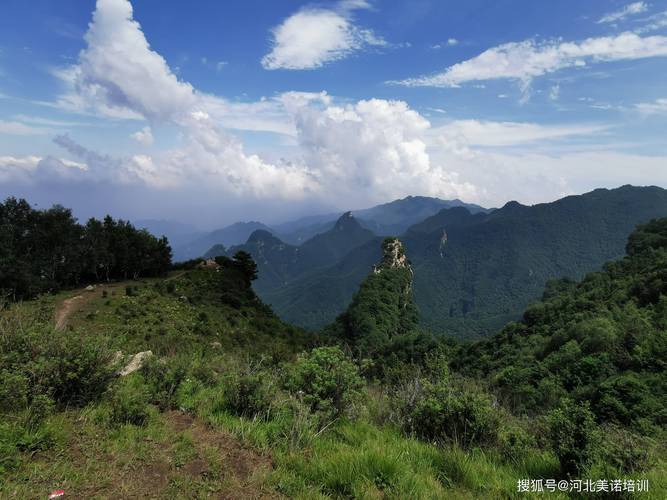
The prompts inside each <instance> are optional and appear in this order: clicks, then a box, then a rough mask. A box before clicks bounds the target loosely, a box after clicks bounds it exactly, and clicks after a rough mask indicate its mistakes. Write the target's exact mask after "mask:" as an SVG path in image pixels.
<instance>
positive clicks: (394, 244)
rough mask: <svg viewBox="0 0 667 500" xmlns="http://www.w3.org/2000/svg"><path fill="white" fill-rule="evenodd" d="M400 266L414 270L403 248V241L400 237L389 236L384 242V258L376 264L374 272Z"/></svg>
mask: <svg viewBox="0 0 667 500" xmlns="http://www.w3.org/2000/svg"><path fill="white" fill-rule="evenodd" d="M400 268H407V269H409V270H410V271H412V268H411V267H410V262H409V261H408V258H407V257H406V255H405V251H404V249H403V243H401V241H400V240H399V239H398V238H387V239H385V240H384V242H383V243H382V260H381V261H380V263H379V264H378V265H377V266H374V268H373V272H374V273H376V274H377V273H379V272H381V271H382V270H383V269H400Z"/></svg>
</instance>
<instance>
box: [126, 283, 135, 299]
mask: <svg viewBox="0 0 667 500" xmlns="http://www.w3.org/2000/svg"><path fill="white" fill-rule="evenodd" d="M125 295H127V296H128V297H134V296H135V295H136V293H135V290H134V288H132V287H131V286H130V285H128V286H126V287H125Z"/></svg>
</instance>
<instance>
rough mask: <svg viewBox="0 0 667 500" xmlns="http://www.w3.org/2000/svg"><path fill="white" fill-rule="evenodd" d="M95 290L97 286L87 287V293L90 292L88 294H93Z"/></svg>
mask: <svg viewBox="0 0 667 500" xmlns="http://www.w3.org/2000/svg"><path fill="white" fill-rule="evenodd" d="M93 290H95V286H94V285H88V286H87V287H86V291H88V292H92V291H93Z"/></svg>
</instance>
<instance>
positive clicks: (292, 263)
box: [227, 212, 375, 293]
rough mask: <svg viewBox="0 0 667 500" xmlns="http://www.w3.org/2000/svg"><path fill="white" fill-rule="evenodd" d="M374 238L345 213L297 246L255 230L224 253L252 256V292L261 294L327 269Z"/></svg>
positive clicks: (270, 234) (268, 233) (348, 213)
mask: <svg viewBox="0 0 667 500" xmlns="http://www.w3.org/2000/svg"><path fill="white" fill-rule="evenodd" d="M374 238H375V235H374V234H373V233H372V232H371V231H369V230H368V229H364V228H363V227H361V225H360V224H359V222H358V221H357V220H356V219H355V218H354V217H352V215H351V214H350V212H346V213H345V214H343V215H342V216H341V217H340V218H339V219H338V220H337V221H336V222H335V223H334V226H333V227H332V228H331V229H329V230H328V231H326V232H324V233H321V234H318V235H316V236H314V237H312V238H310V239H309V240H308V241H306V242H304V243H303V244H302V245H300V246H295V245H290V244H288V243H285V242H283V241H282V240H280V239H279V238H277V237H276V236H275V235H273V234H272V233H270V232H268V231H264V230H259V231H255V232H254V233H252V235H250V238H248V241H247V242H246V243H244V244H243V245H237V246H234V247H232V248H230V249H229V250H228V251H227V254H228V255H233V254H234V253H236V252H237V251H238V250H244V251H246V252H248V253H250V254H251V255H252V256H253V258H254V259H255V262H256V263H257V267H258V270H259V278H258V279H257V281H256V282H255V289H256V290H257V291H258V292H260V293H263V292H268V291H270V290H274V289H276V288H280V287H283V286H286V285H288V284H289V283H290V282H292V281H293V280H294V279H297V278H299V277H301V276H305V275H308V274H310V273H311V272H314V271H317V270H319V269H322V268H324V267H328V266H330V265H331V263H332V262H337V261H338V260H340V259H342V258H343V257H344V256H345V255H348V254H349V253H350V251H352V250H353V249H355V248H357V247H359V246H361V245H363V244H364V243H366V242H368V241H369V240H372V239H374Z"/></svg>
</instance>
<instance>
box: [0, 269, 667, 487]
mask: <svg viewBox="0 0 667 500" xmlns="http://www.w3.org/2000/svg"><path fill="white" fill-rule="evenodd" d="M200 278H202V275H199V277H197V276H196V275H195V276H194V277H192V278H191V279H189V278H187V277H181V278H178V279H176V280H173V281H174V282H175V284H174V287H175V289H174V291H173V293H171V292H167V291H166V287H165V286H164V282H160V281H159V280H149V281H147V282H142V283H132V284H131V285H130V286H133V287H137V289H136V293H133V294H132V295H131V296H127V295H126V293H125V284H118V286H115V287H114V288H113V289H112V290H113V291H115V293H111V291H110V292H109V293H108V294H107V297H102V296H101V295H100V296H99V297H97V296H95V297H94V298H91V299H90V300H89V301H87V302H86V303H85V304H84V305H83V306H82V307H81V309H80V310H78V311H77V312H76V313H75V315H74V316H73V317H72V321H71V323H70V324H71V325H72V330H71V332H68V333H70V334H71V335H81V336H87V335H96V336H100V337H103V338H105V339H107V340H108V342H109V343H110V346H111V347H112V348H113V349H119V350H122V351H123V352H125V353H133V352H138V351H144V350H148V349H151V350H153V352H155V353H156V354H157V355H158V357H159V358H160V360H158V361H157V362H156V365H155V366H154V367H153V368H151V370H153V371H150V370H149V371H144V372H141V373H136V374H133V375H131V376H130V377H127V378H125V379H122V380H116V381H114V382H113V383H112V384H111V385H110V387H109V388H108V389H107V391H106V392H104V393H103V394H100V395H99V399H97V400H93V401H91V402H89V403H88V404H87V405H86V406H84V407H82V408H73V407H72V408H65V409H61V410H60V411H57V412H56V413H54V414H51V415H48V416H46V418H45V419H44V420H43V421H41V422H40V423H39V424H38V425H37V426H36V427H35V428H31V429H30V430H29V431H26V427H25V425H24V424H22V423H21V422H23V421H22V420H21V419H22V418H25V416H24V415H23V414H19V413H11V414H10V415H9V417H7V418H4V420H2V421H1V422H0V464H2V465H1V466H2V467H5V471H4V473H3V474H0V498H43V497H44V496H45V495H47V494H48V493H49V492H50V491H51V490H53V489H55V488H63V489H65V490H66V492H67V494H68V495H70V496H72V497H90V498H95V497H100V498H109V497H117V498H127V497H142V496H150V495H156V496H160V497H174V498H206V497H216V496H221V495H224V496H227V497H230V498H243V497H260V496H262V495H264V496H266V497H276V496H280V495H283V496H285V497H288V498H302V499H311V498H314V499H316V498H362V499H375V498H387V499H399V498H411V499H412V498H415V499H440V498H443V499H457V498H462V499H467V498H471V499H478V498H484V499H486V498H488V499H494V498H525V497H526V495H525V494H522V495H519V494H518V493H517V492H516V485H517V481H518V480H519V479H530V478H543V479H548V478H557V477H558V474H559V470H558V469H559V465H558V461H557V460H556V458H555V456H554V455H553V453H552V452H550V451H549V450H547V449H545V448H538V447H531V448H529V449H527V450H526V452H525V454H523V455H520V456H518V457H513V458H512V459H508V458H503V456H502V454H501V453H500V451H499V450H496V449H494V448H493V447H490V448H485V449H479V448H471V449H467V450H463V449H461V448H458V447H456V446H454V445H451V444H448V443H428V442H424V441H420V440H417V439H415V438H412V437H410V436H407V435H406V434H404V433H403V432H401V431H400V430H399V429H397V428H396V427H395V426H393V425H392V424H391V422H390V420H391V419H389V418H386V413H387V412H388V411H389V410H390V408H388V407H387V405H390V404H391V401H390V400H389V399H388V398H387V397H386V393H384V392H382V390H381V388H378V387H373V388H372V389H367V392H369V394H367V395H366V397H365V403H364V404H365V408H361V409H360V411H359V412H358V418H357V419H356V420H349V419H345V418H340V419H337V420H335V421H334V422H333V423H330V424H329V425H326V426H325V427H324V428H322V426H321V425H319V423H318V421H317V419H316V418H315V416H314V415H312V414H311V413H310V412H308V411H307V410H304V409H303V406H299V405H298V404H296V403H295V401H296V399H295V396H294V395H290V394H289V393H287V392H286V391H285V390H284V389H282V388H281V387H280V384H279V383H278V379H279V377H280V376H281V374H282V373H283V371H282V369H281V359H284V358H285V357H287V354H286V353H290V352H292V353H293V352H295V351H299V350H302V349H303V347H302V346H300V345H298V344H297V345H296V346H290V345H289V342H290V341H289V337H288V336H285V335H283V333H284V330H280V328H282V329H284V328H285V326H284V325H283V326H278V330H277V331H278V333H279V335H278V336H277V339H276V342H275V344H277V345H278V349H275V350H274V351H273V352H274V353H279V354H280V356H279V357H278V359H267V358H266V357H265V358H262V354H264V347H265V345H267V344H269V343H271V342H272V340H273V338H272V337H271V335H270V333H269V332H270V331H271V330H270V328H269V327H270V325H271V324H272V323H271V321H272V320H267V319H266V318H264V319H262V321H264V320H266V321H268V323H266V324H263V325H264V326H260V327H259V328H258V327H257V317H256V316H254V314H255V311H253V309H252V308H249V307H241V308H240V309H235V308H230V307H227V306H224V305H223V306H221V305H220V304H217V305H216V303H215V302H214V301H213V300H212V299H211V295H210V294H208V295H207V293H203V292H202V291H201V289H198V285H197V283H196V280H198V279H200ZM82 293H85V292H82ZM75 294H76V292H67V293H61V294H58V295H56V296H50V297H43V298H41V299H39V300H36V301H33V302H30V303H26V304H24V305H22V306H21V308H20V309H21V310H22V314H25V315H27V316H32V317H34V318H36V320H37V321H45V322H51V321H52V317H53V308H54V307H55V306H56V304H58V303H60V301H61V300H62V299H64V298H67V297H71V296H73V295H75ZM181 297H185V299H182V298H181ZM262 328H264V330H263V329H262ZM281 332H282V333H281ZM214 342H218V343H219V345H215V346H214ZM274 347H275V346H274ZM247 366H253V367H256V366H258V367H260V368H261V369H262V370H266V372H265V373H266V377H269V378H271V380H270V382H271V383H272V384H273V385H272V386H271V387H272V390H273V392H272V394H271V395H272V400H271V406H270V408H269V409H268V410H267V412H266V413H264V414H262V415H261V416H258V417H256V418H248V417H240V416H238V415H233V414H231V413H230V412H229V410H228V408H227V406H226V405H225V396H224V395H225V389H226V388H227V385H226V384H228V381H229V380H230V379H229V377H228V376H229V375H230V374H238V373H241V372H242V370H243V369H244V368H246V367H247ZM161 369H164V370H165V371H164V372H161V371H159V370H161ZM179 370H182V373H181V372H180V371H179ZM178 373H181V374H180V375H178ZM151 377H152V378H151ZM172 381H173V384H172ZM158 382H160V383H162V385H160V384H159V383H158ZM172 385H173V387H172ZM158 386H159V387H158ZM165 391H166V392H167V393H168V395H167V396H165ZM169 391H171V392H169ZM114 405H115V406H114ZM119 408H120V409H122V411H115V410H118V409H119ZM184 412H185V413H187V414H188V415H191V416H187V415H185V414H184ZM137 415H140V416H141V415H145V418H143V417H142V418H139V419H136V418H135V417H136V416H137ZM179 419H185V422H186V424H187V425H182V422H181V423H179ZM193 419H194V420H193ZM128 421H134V422H135V423H127V422H128ZM17 443H20V446H17V445H16V444H17ZM664 457H665V454H664V452H662V455H659V456H658V457H657V459H656V461H655V462H654V465H653V466H652V467H651V468H650V469H649V470H647V471H645V472H641V473H636V474H631V475H629V476H628V477H636V478H642V479H648V480H649V482H650V485H651V493H650V494H649V495H645V496H644V497H643V498H655V499H660V498H664V496H663V492H664V491H667V479H666V478H667V462H666V461H665V459H664ZM591 474H592V476H591V477H592V478H595V479H597V478H608V479H611V477H607V475H608V474H614V472H613V471H608V470H604V469H601V468H598V469H594V470H593V471H591ZM621 478H624V477H621ZM563 497H565V495H563V494H551V495H549V498H563Z"/></svg>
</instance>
